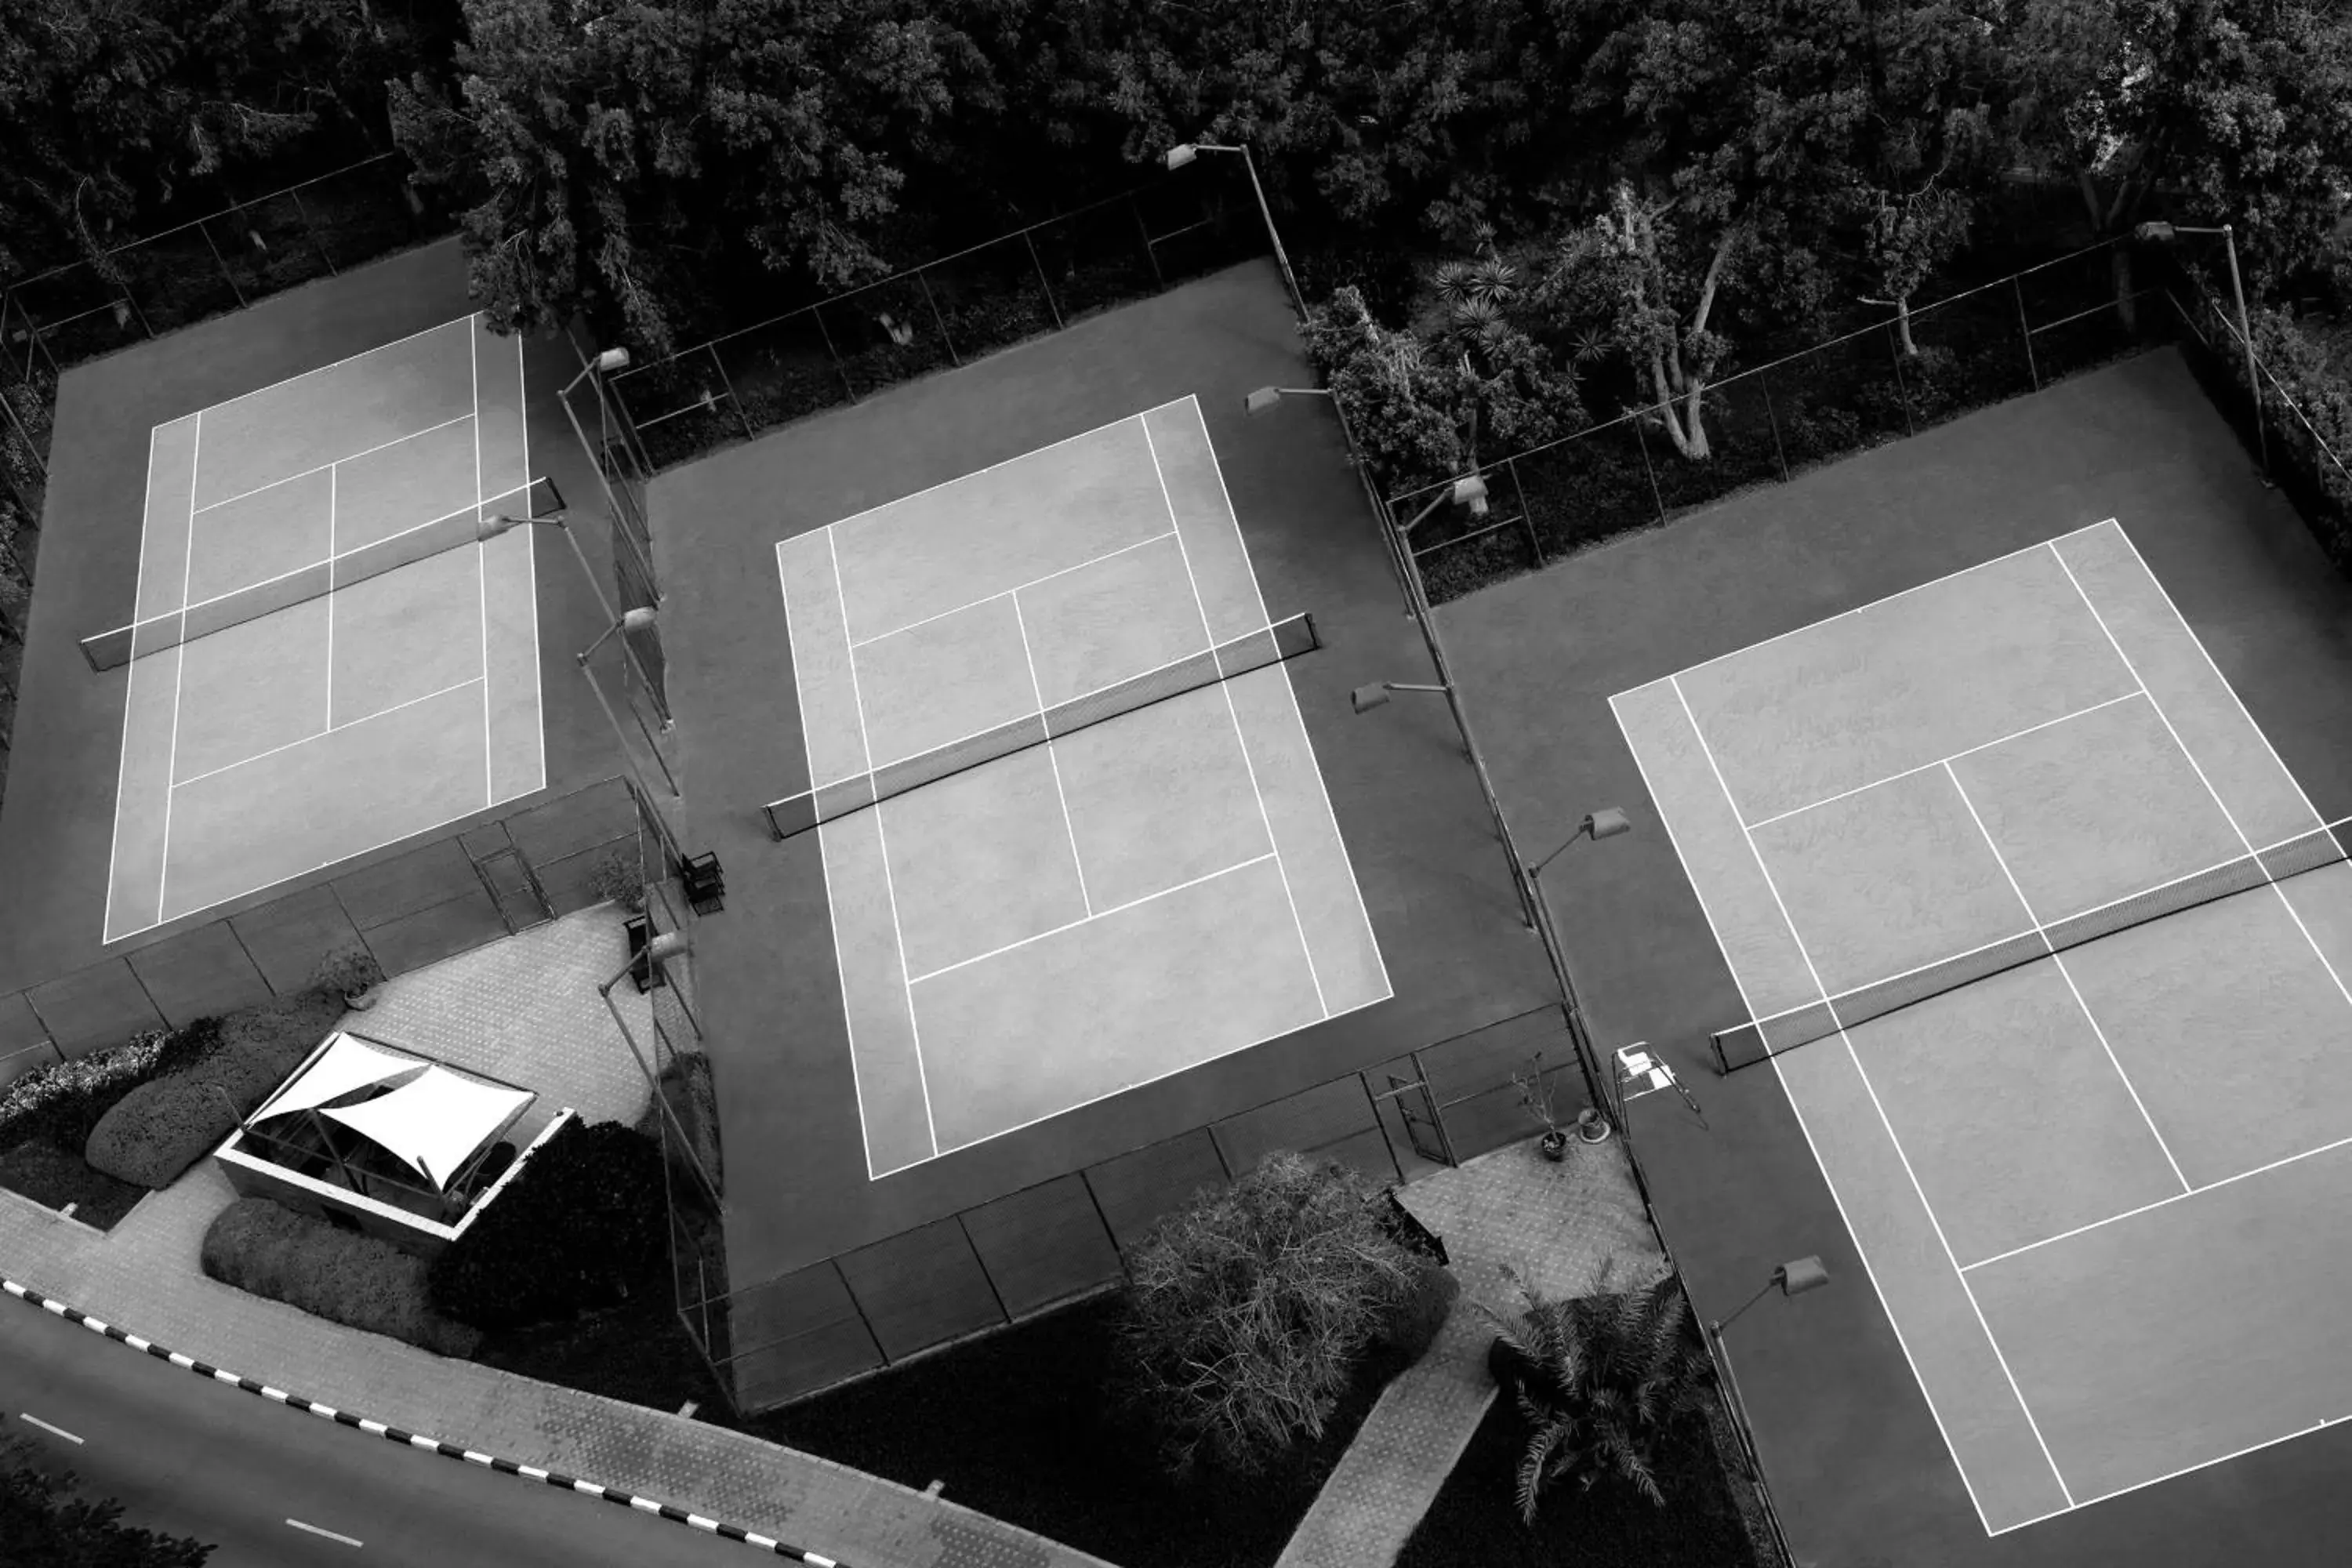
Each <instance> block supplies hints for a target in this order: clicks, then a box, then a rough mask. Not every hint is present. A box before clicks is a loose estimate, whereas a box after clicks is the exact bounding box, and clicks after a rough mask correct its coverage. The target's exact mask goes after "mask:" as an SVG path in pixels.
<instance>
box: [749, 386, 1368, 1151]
mask: <svg viewBox="0 0 2352 1568" xmlns="http://www.w3.org/2000/svg"><path fill="white" fill-rule="evenodd" d="M777 563H778V568H779V571H780V574H781V576H782V594H783V602H784V609H785V615H786V621H787V625H788V626H789V630H790V636H791V641H792V652H793V670H794V672H795V679H796V682H797V686H798V695H799V700H800V708H801V713H802V721H803V733H804V735H805V739H806V745H807V752H808V763H809V778H810V783H811V785H812V787H813V788H816V789H820V790H821V789H823V788H824V786H826V785H828V784H835V783H837V782H838V781H843V780H851V779H856V778H859V777H861V776H862V775H865V774H866V773H869V772H873V771H875V770H885V769H887V768H888V767H889V766H890V764H892V763H896V762H899V761H902V760H903V759H906V758H909V757H913V756H916V755H918V754H919V753H923V752H930V751H932V750H934V749H936V748H939V747H941V746H944V745H948V744H950V743H952V742H956V741H958V740H959V739H961V738H965V737H971V736H977V735H982V734H984V733H987V732H989V731H995V730H998V729H1000V728H1001V727H1003V726H1004V725H1006V724H1008V723H1013V722H1021V721H1034V719H1035V717H1036V716H1037V715H1040V714H1043V713H1045V712H1046V711H1047V710H1052V709H1055V708H1056V707H1057V706H1059V705H1060V704H1063V703H1065V702H1068V701H1070V700H1074V699H1082V698H1084V697H1085V696H1086V695H1087V693H1090V692H1097V691H1100V690H1102V689H1105V688H1108V687H1112V686H1115V685H1117V684H1118V683H1119V682H1121V681H1125V680H1128V679H1132V678H1135V677H1137V676H1138V675H1140V674H1142V673H1143V672H1146V671H1150V670H1155V669H1159V668H1162V667H1165V666H1168V665H1170V664H1171V663H1173V662H1175V661H1178V660H1182V659H1185V658H1188V657H1194V656H1199V655H1201V654H1202V653H1203V652H1204V651H1205V650H1207V649H1209V648H1211V647H1214V646H1216V645H1220V644H1226V643H1231V642H1233V641H1234V639H1236V638H1241V637H1247V636H1249V635H1250V634H1253V633H1262V632H1264V631H1265V628H1266V626H1267V625H1268V624H1269V616H1268V614H1267V609H1266V605H1265V600H1264V598H1263V596H1262V595H1261V594H1260V592H1259V588H1258V584H1257V579H1256V575H1255V573H1254V572H1253V570H1252V569H1251V566H1250V562H1249V557H1248V552H1247V550H1246V548H1245V546H1244V542H1243V539H1242V534H1241V530H1240V527H1239V524H1238V522H1237V521H1236V520H1235V518H1234V512H1233V509H1232V506H1231V503H1230V501H1229V500H1227V498H1226V495H1225V489H1224V484H1223V478H1222V477H1221V475H1220V473H1219V471H1218V468H1217V460H1216V455H1215V453H1214V451H1213V449H1212V448H1211V446H1210V443H1209V437H1208V432H1207V428H1206V426H1204V424H1203V423H1202V418H1201V414H1200V408H1199V405H1197V403H1195V402H1194V401H1193V400H1192V399H1191V398H1186V399H1182V400H1181V401H1179V402H1175V403H1171V404H1167V405H1162V406H1160V407H1157V408H1153V409H1150V410H1147V411H1145V412H1143V413H1140V414H1137V415H1132V416H1129V417H1127V418H1124V419H1120V420H1118V421H1117V422H1115V423H1113V424H1109V425H1106V426H1100V427H1099V428H1097V429H1094V430H1090V431H1087V432H1086V433H1084V434H1082V435H1078V436H1074V437H1070V438H1068V439H1066V440H1064V441H1061V442H1057V443H1055V445H1053V446H1050V447H1042V448H1039V449H1038V450H1036V451H1034V452H1031V453H1028V454H1025V455H1024V456H1022V457H1020V458H1013V459H1012V460H1010V461H1007V462H1004V463H1000V464H997V465H995V466H994V467H992V468H984V469H982V470H979V471H977V472H975V473H972V474H969V475H966V476H964V477H963V478H961V479H956V480H953V481H951V482H950V483H948V484H946V485H942V486H939V487H937V488H935V489H929V490H925V491H921V492H919V493H918V494H916V495H912V496H908V497H906V498H904V499H902V500H897V501H893V502H891V503H889V504H887V505H886V506H882V507H877V508H876V509H874V510H870V511H867V512H864V513H861V514H859V515H858V516H856V517H852V518H847V519H844V520H842V521H838V522H835V523H834V524H832V525H831V526H829V527H826V528H824V529H820V530H817V531H813V532H809V533H804V534H801V535H799V536H797V537H795V538H793V539H789V540H786V541H784V542H782V543H781V544H780V545H779V546H778V547H777ZM1305 607H1306V608H1309V609H1311V607H1312V606H1305ZM1307 657H1314V656H1312V655H1308V656H1307ZM816 831H817V833H818V835H819V836H820V838H821V841H822V845H823V850H824V876H825V881H826V889H827V892H828V895H829V898H830V901H831V905H832V910H833V922H834V936H835V948H836V952H837V954H838V958H839V962H840V966H841V981H842V991H843V994H844V997H845V1006H846V1008H847V1012H848V1024H849V1036H850V1044H851V1048H852V1051H853V1052H854V1054H855V1057H856V1082H857V1092H858V1105H859V1113H860V1116H861V1118H862V1119H863V1123H864V1131H865V1140H866V1162H867V1169H868V1173H869V1174H870V1175H872V1176H874V1177H877V1178H878V1177H880V1176H884V1175H887V1174H888V1173H891V1172H893V1171H898V1170H902V1169H905V1168H906V1167H908V1166H910V1165H913V1164H916V1163H919V1162H922V1161H926V1160H929V1159H933V1158H936V1157H937V1156H939V1155H941V1154H945V1153H949V1152H953V1151H955V1150H958V1149H961V1148H965V1147H968V1146H970V1145H971V1144H974V1143H978V1142H982V1141H983V1140H986V1139H990V1138H995V1137H999V1136H1002V1135H1003V1134H1005V1133H1007V1132H1011V1131H1016V1130H1017V1129H1020V1128H1023V1127H1025V1126H1029V1125H1031V1124H1034V1123H1035V1122H1037V1121H1043V1120H1045V1118H1048V1117H1052V1116H1055V1115H1059V1114H1062V1113H1064V1112H1066V1111H1068V1110H1074V1109H1076V1108H1077V1107H1080V1106H1083V1105H1087V1104H1089V1103H1092V1102H1093V1101H1096V1100H1102V1099H1104V1098H1106V1097H1108V1096H1110V1095H1114V1094H1118V1093H1119V1092H1121V1091H1123V1090H1125V1089H1133V1088H1135V1087H1137V1086H1139V1085H1141V1084H1146V1083H1150V1082H1152V1081H1154V1080H1155V1079H1161V1078H1165V1077H1167V1076H1169V1075H1170V1074H1172V1073H1176V1072H1180V1071H1182V1070H1183V1069H1185V1068H1192V1067H1196V1066H1198V1065H1200V1064H1201V1063H1203V1062H1206V1061H1211V1060H1213V1059H1215V1058H1219V1057H1223V1056H1225V1055H1228V1054H1230V1053H1232V1052H1234V1051H1239V1050H1244V1049H1247V1048H1249V1047H1253V1046H1256V1045H1260V1044H1263V1043H1265V1042H1267V1041H1271V1040H1275V1039H1277V1038H1279V1037H1282V1036H1284V1035H1287V1034H1290V1033H1292V1032H1293V1031H1296V1030H1297V1029H1301V1028H1304V1027H1306V1026H1309V1025H1313V1024H1317V1023H1320V1022H1321V1021H1323V1020H1325V1019H1327V1018H1333V1017H1338V1016H1340V1015H1342V1014H1345V1013H1349V1012H1351V1011H1353V1010H1355V1009H1357V1008H1360V1007H1364V1006H1368V1005H1371V1004H1373V1003H1375V1002H1379V1001H1381V1000H1384V999H1385V998H1386V997H1387V996H1388V995H1389V994H1390V986H1389V980H1388V975H1387V972H1386V970H1385V968H1384V967H1383V965H1382V963H1381V955H1380V951H1379V948H1378V946H1377V945H1376V943H1375V942H1374V940H1373V935H1372V931H1371V925H1370V919H1369V917H1368V916H1367V914H1366V912H1365V909H1364V904H1363V899H1362V896H1361V894H1360V891H1359V890H1358V889H1357V886H1356V880H1355V875H1354V871H1353V868H1352V867H1351V866H1350V864H1349V858H1348V853H1347V849H1346V847H1345V846H1344V845H1343V844H1342V843H1341V841H1340V837H1339V826H1338V823H1337V821H1336V819H1335V818H1334V816H1333V815H1332V811H1331V805H1330V802H1329V799H1328V796H1327V795H1326V794H1325V791H1324V788H1323V782H1322V775H1321V773H1320V772H1319V771H1318V768H1317V766H1316V763H1315V756H1314V752H1313V750H1312V747H1311V746H1310V744H1309V742H1308V740H1307V729H1306V725H1305V722H1304V721H1303V719H1302V717H1301V714H1300V711H1299V708H1298V703H1297V697H1296V695H1295V693H1294V690H1293V688H1292V686H1291V682H1290V676H1289V672H1288V670H1287V669H1286V668H1284V667H1283V666H1282V665H1279V664H1276V665H1272V666H1269V667H1266V668H1257V669H1253V670H1250V671H1248V672H1247V673H1244V674H1241V675H1238V676H1236V677H1234V679H1228V680H1223V681H1220V682H1217V683H1215V684H1213V685H1209V686H1206V687H1203V688H1201V689H1196V690H1191V691H1187V692H1184V693H1183V694H1181V695H1179V696H1176V697H1173V698H1171V699H1169V700H1164V701H1160V702H1158V703H1155V704H1154V705H1152V706H1150V707H1146V708H1141V709H1139V710H1136V711H1133V712H1129V713H1123V714H1121V715H1119V716H1118V717H1117V718H1114V719H1110V720H1108V721H1104V722H1101V723H1099V724H1096V725H1094V726H1092V727H1091V728H1087V729H1084V730H1081V731H1077V732H1076V733H1070V734H1065V735H1063V736H1062V738H1060V739H1057V740H1055V741H1052V742H1048V743H1045V744H1042V745H1037V746H1034V747H1032V748H1030V749H1027V750H1024V751H1020V752H1015V753H1013V754H1012V755H1010V756H1003V757H1000V758H998V759H997V760H995V761H992V762H989V763H983V764H982V765H981V766H978V767H975V768H971V769H970V770H969V771H966V772H962V773H955V774H953V775H952V776H950V777H946V778H941V779H940V780H938V781H937V782H935V783H931V784H925V785H923V786H922V787H920V788H917V789H914V790H911V791H910V792H908V793H906V794H903V795H896V796H893V797H891V798H889V799H886V800H884V801H883V802H882V803H881V804H880V805H878V806H875V807H873V808H870V809H866V810H862V811H857V812H855V813H854V814H852V815H849V816H842V817H839V818H837V819H835V820H831V821H828V822H826V823H825V824H824V826H821V827H819V828H818V829H816Z"/></svg>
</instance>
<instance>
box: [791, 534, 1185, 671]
mask: <svg viewBox="0 0 2352 1568" xmlns="http://www.w3.org/2000/svg"><path fill="white" fill-rule="evenodd" d="M835 526H838V525H837V524H836V525H835ZM1175 533H1176V531H1175V530H1174V529H1172V528H1171V529H1170V530H1169V531H1167V532H1166V533H1155V534H1153V535H1152V536H1151V537H1150V538H1149V539H1139V540H1137V541H1136V542H1134V543H1132V544H1122V545H1120V546H1119V547H1118V549H1117V550H1106V551H1105V552H1102V553H1101V554H1100V555H1097V556H1095V557H1093V558H1092V559H1090V560H1086V561H1081V562H1079V563H1077V564H1076V565H1075V566H1065V567H1063V568H1062V569H1061V570H1060V571H1058V572H1048V573H1046V574H1045V575H1044V576H1042V577H1032V578H1030V579H1029V581H1027V582H1026V583H1016V584H1013V586H1012V587H1010V588H1006V589H1003V590H1001V591H1000V592H997V593H994V594H988V595H982V597H980V598H977V599H972V600H970V601H968V602H966V603H964V604H961V605H957V606H956V607H955V608H953V609H951V610H941V611H940V613H939V614H938V615H936V616H924V617H923V618H922V619H921V620H919V621H908V623H907V624H906V625H905V626H892V627H891V628H890V629H889V630H888V631H887V632H876V633H875V634H874V635H873V636H872V637H858V638H856V639H855V640H854V641H852V642H851V643H850V645H849V646H850V647H865V646H866V644H868V643H877V642H880V641H882V640H883V639H884V638H885V637H897V636H898V634H899V633H901V632H911V631H913V630H914V629H915V628H916V627H917V626H929V625H930V624H931V623H932V622H933V621H943V620H946V619H947V618H948V617H949V616H960V615H962V614H963V613H964V612H965V611H966V610H976V609H978V608H980V607H981V605H992V604H994V603H995V602H996V601H997V600H999V599H1006V598H1011V597H1012V596H1013V595H1016V594H1021V593H1025V592H1026V591H1027V590H1029V589H1031V588H1034V587H1036V586H1037V585H1038V584H1040V583H1050V582H1052V581H1053V580H1054V579H1055V578H1056V577H1066V576H1068V575H1069V574H1071V573H1073V572H1083V571H1085V570H1086V569H1087V567H1089V566H1097V565H1100V564H1101V563H1103V562H1106V561H1108V560H1111V559H1113V558H1114V557H1117V556H1120V555H1124V554H1126V553H1127V552H1129V551H1130V550H1140V549H1142V548H1143V547H1144V546H1145V545H1147V544H1157V543H1159V542H1160V541H1161V540H1163V539H1171V538H1174V537H1175ZM1179 542H1180V543H1181V541H1179ZM841 625H842V627H843V629H844V630H847V629H848V626H849V607H848V606H847V605H843V606H842V616H841Z"/></svg>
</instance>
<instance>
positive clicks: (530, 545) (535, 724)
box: [484, 332, 547, 805]
mask: <svg viewBox="0 0 2352 1568" xmlns="http://www.w3.org/2000/svg"><path fill="white" fill-rule="evenodd" d="M514 346H515V400H516V408H515V427H516V428H517V429H519V430H520V431H521V432H522V482H523V484H524V485H525V486H526V487H528V486H529V485H530V363H529V361H528V360H526V359H525V357H524V355H523V352H522V335H521V334H520V332H518V333H517V334H515V341H514ZM523 510H526V511H528V510H530V508H529V507H525V508H524V509H523ZM522 536H523V539H522V558H523V578H524V581H525V583H526V584H528V585H529V592H530V719H531V723H530V731H531V734H532V736H533V738H535V739H536V740H537V741H538V742H539V773H538V774H537V775H536V776H537V777H538V779H539V783H537V784H534V785H532V786H531V788H532V789H545V788H546V787H547V692H546V688H545V686H544V685H543V684H542V682H541V677H540V669H539V530H537V529H535V528H526V529H524V530H523V531H522ZM484 706H485V707H487V706H488V703H487V702H486V703H485V704H484ZM529 794H530V790H518V791H516V792H515V795H509V796H508V797H507V798H508V799H509V800H513V799H515V798H517V796H520V795H529ZM491 804H493V805H496V804H498V803H497V802H492V803H491Z"/></svg>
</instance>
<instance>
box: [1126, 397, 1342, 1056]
mask: <svg viewBox="0 0 2352 1568" xmlns="http://www.w3.org/2000/svg"><path fill="white" fill-rule="evenodd" d="M1142 428H1143V445H1144V449H1145V450H1146V451H1148V452H1150V454H1151V475H1152V478H1154V479H1158V480H1159V481H1160V504H1161V505H1163V506H1165V507H1166V508H1167V509H1168V521H1169V525H1170V528H1171V531H1173V532H1174V533H1175V534H1176V552H1177V554H1178V555H1179V556H1180V557H1181V559H1182V560H1183V563H1184V581H1185V582H1187V583H1189V584H1192V609H1193V611H1194V613H1196V614H1197V615H1199V616H1200V617H1201V636H1202V637H1203V638H1205V639H1206V640H1207V642H1208V645H1209V652H1210V656H1211V657H1212V658H1214V657H1215V654H1216V648H1217V629H1216V628H1215V627H1214V626H1211V625H1210V624H1209V606H1208V604H1207V602H1206V601H1205V600H1203V599H1202V597H1201V579H1200V577H1199V576H1198V575H1197V574H1195V573H1194V572H1193V570H1192V551H1191V550H1190V549H1188V548H1187V547H1186V546H1185V543H1184V534H1183V530H1182V528H1181V526H1180V525H1179V521H1178V519H1177V516H1176V498H1175V497H1174V496H1173V495H1171V493H1170V492H1169V489H1168V471H1167V470H1166V469H1165V468H1161V467H1160V443H1159V442H1157V441H1155V440H1153V439H1152V438H1151V426H1150V423H1149V422H1144V423H1143V426H1142ZM1217 676H1218V680H1217V695H1219V696H1220V697H1222V698H1223V699H1224V700H1225V717H1226V719H1228V720H1229V721H1232V723H1233V726H1234V745H1236V746H1238V747H1240V748H1241V753H1242V770H1243V771H1244V773H1248V774H1249V782H1250V795H1251V796H1252V797H1253V798H1255V800H1256V801H1257V819H1258V821H1259V822H1260V823H1262V824H1263V825H1264V826H1265V841H1266V843H1267V844H1268V845H1270V846H1272V847H1273V849H1274V869H1275V872H1276V875H1278V876H1279V877H1281V879H1282V898H1283V901H1284V902H1285V903H1287V904H1288V905H1289V906H1290V923H1291V925H1292V927H1293V928H1294V929H1296V930H1297V932H1298V956H1299V957H1300V958H1301V959H1303V960H1304V961H1305V962H1306V964H1307V983H1308V984H1311V985H1313V986H1314V987H1315V1005H1316V1007H1317V1008H1318V1010H1319V1011H1320V1012H1321V1013H1322V1015H1323V1016H1325V1017H1326V1018H1328V1017H1329V1016H1331V1003H1330V1000H1329V998H1328V997H1326V996H1325V995H1324V994H1323V977H1322V976H1321V975H1320V974H1318V973H1316V972H1315V949H1314V946H1313V944H1311V943H1310V942H1307V922H1306V921H1304V920H1303V919H1301V918H1300V917H1299V913H1298V897H1297V894H1295V893H1293V892H1292V891H1291V890H1290V868H1288V867H1287V866H1285V865H1284V864H1283V863H1282V839H1281V838H1280V837H1279V836H1277V835H1276V832H1275V831H1274V814H1273V813H1272V812H1270V811H1268V810H1267V809H1266V808H1265V791H1264V790H1262V789H1260V788H1258V784H1257V764H1256V763H1253V762H1251V761H1250V754H1249V736H1248V735H1247V734H1245V733H1244V732H1243V730H1242V715H1241V710H1240V709H1238V708H1236V707H1234V689H1233V686H1232V683H1231V682H1230V681H1228V680H1227V679H1225V678H1224V670H1223V668H1219V669H1218V671H1217Z"/></svg>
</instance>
